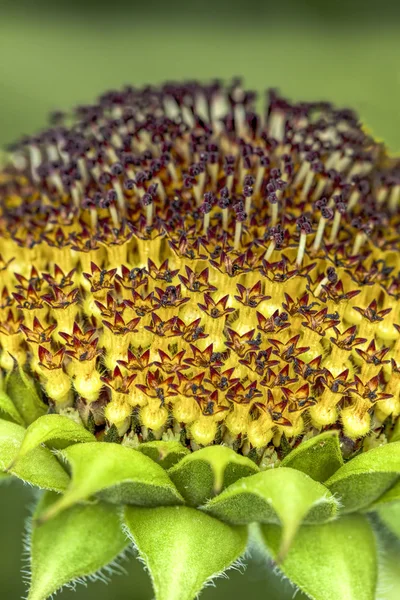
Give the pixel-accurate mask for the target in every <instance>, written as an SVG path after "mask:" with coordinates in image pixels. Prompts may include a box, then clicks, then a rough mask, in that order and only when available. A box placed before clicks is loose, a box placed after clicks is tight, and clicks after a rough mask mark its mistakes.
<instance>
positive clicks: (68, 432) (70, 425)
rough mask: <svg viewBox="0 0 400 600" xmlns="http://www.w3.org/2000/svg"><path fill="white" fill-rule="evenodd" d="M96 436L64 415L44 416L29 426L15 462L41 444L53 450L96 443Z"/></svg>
mask: <svg viewBox="0 0 400 600" xmlns="http://www.w3.org/2000/svg"><path fill="white" fill-rule="evenodd" d="M95 441H96V438H95V437H94V435H92V434H91V433H89V431H87V430H86V429H85V428H84V427H83V426H82V425H80V424H79V423H76V421H73V420H72V419H69V418H68V417H65V416H63V415H56V414H53V415H43V416H42V417H39V418H38V419H36V421H34V422H33V423H31V425H29V427H28V429H27V430H26V432H25V437H24V439H23V442H22V445H21V448H20V449H19V452H18V455H17V457H16V459H15V460H20V459H21V458H22V457H23V456H25V455H26V454H28V452H31V450H33V449H34V448H37V446H40V445H41V444H48V445H49V446H51V447H52V448H65V447H66V446H67V445H69V444H74V443H77V442H95Z"/></svg>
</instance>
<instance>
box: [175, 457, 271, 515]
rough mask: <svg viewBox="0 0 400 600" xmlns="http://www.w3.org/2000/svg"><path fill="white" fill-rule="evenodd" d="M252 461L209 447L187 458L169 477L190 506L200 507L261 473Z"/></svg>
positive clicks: (176, 466)
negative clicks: (236, 482) (246, 478)
mask: <svg viewBox="0 0 400 600" xmlns="http://www.w3.org/2000/svg"><path fill="white" fill-rule="evenodd" d="M258 470H259V469H258V467H257V465H256V464H255V463H253V461H252V460H250V459H249V458H246V457H245V456H241V455H240V454H237V453H236V452H234V451H233V450H231V449H230V448H228V447H227V446H209V447H207V448H202V449H201V450H197V451H196V452H193V453H192V454H190V455H189V456H185V458H183V459H182V460H181V461H180V462H179V463H178V464H177V465H175V466H174V467H172V468H171V469H169V471H168V474H169V476H170V477H171V479H172V481H173V482H174V483H175V485H176V487H177V488H178V490H179V491H180V493H181V494H182V496H183V497H184V498H185V500H186V502H187V503H188V504H189V505H190V506H200V505H201V504H204V502H206V501H207V500H208V499H209V498H212V497H213V496H215V495H216V494H219V492H220V491H221V490H223V489H224V488H226V487H228V486H229V485H231V484H232V483H234V482H235V481H237V480H238V479H240V478H242V477H248V476H249V475H253V474H254V473H257V472H258Z"/></svg>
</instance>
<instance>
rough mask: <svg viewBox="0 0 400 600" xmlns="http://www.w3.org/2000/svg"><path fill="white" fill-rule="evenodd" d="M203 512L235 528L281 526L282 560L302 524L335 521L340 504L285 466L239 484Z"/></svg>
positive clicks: (317, 486)
mask: <svg viewBox="0 0 400 600" xmlns="http://www.w3.org/2000/svg"><path fill="white" fill-rule="evenodd" d="M202 510H204V511H206V512H207V513H209V514H211V515H213V516H214V517H217V518H218V519H221V520H223V521H226V522H228V523H231V524H235V525H239V524H242V525H244V524H249V523H252V522H255V521H257V522H259V523H279V524H280V525H282V540H281V548H280V551H279V560H282V559H283V557H284V556H285V554H286V553H287V551H288V549H289V547H290V545H291V543H292V542H293V539H294V536H295V535H296V532H297V530H298V528H299V527H300V525H301V523H302V522H303V521H305V522H307V523H323V522H326V521H329V520H331V519H334V518H335V517H336V515H337V511H338V502H337V500H336V499H335V498H334V497H333V496H332V494H331V493H330V492H329V490H327V489H326V487H325V486H323V485H322V484H321V483H319V482H317V481H314V480H313V479H311V477H309V476H308V475H306V474H305V473H302V472H301V471H296V470H295V469H289V468H287V467H281V468H278V469H275V470H273V469H270V470H268V471H263V472H262V473H257V474H256V475H251V476H250V477H246V478H245V479H241V480H239V481H236V483H234V484H232V485H231V486H230V487H229V488H227V489H226V490H224V491H223V492H222V493H221V494H220V495H219V496H217V497H216V498H214V499H213V500H210V501H209V502H208V503H207V504H206V505H204V506H202Z"/></svg>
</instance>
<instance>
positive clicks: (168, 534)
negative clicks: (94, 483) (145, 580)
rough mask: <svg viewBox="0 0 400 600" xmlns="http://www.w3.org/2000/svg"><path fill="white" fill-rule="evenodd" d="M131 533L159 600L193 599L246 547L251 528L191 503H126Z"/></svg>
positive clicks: (126, 518)
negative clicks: (216, 516)
mask: <svg viewBox="0 0 400 600" xmlns="http://www.w3.org/2000/svg"><path fill="white" fill-rule="evenodd" d="M125 523H126V527H127V530H128V534H129V536H130V537H131V539H132V541H133V543H134V544H135V546H136V548H137V550H138V552H139V556H140V558H141V559H142V560H143V561H144V563H145V565H146V567H147V569H148V571H149V574H150V577H151V580H152V584H153V588H154V593H155V598H156V600H193V599H194V598H196V596H197V594H198V593H199V592H200V590H201V589H202V587H203V586H204V584H205V583H206V582H207V581H209V580H210V579H211V578H213V577H215V576H217V575H219V574H221V573H223V572H224V571H225V570H226V569H227V568H228V567H229V566H230V565H231V564H232V563H233V562H234V561H235V560H237V559H238V558H239V557H240V556H241V555H242V554H243V553H244V551H245V549H246V544H247V528H245V527H240V526H232V525H228V524H226V523H222V522H221V521H218V520H217V519H214V518H212V517H210V516H208V515H206V514H204V513H202V512H201V511H199V510H196V509H193V508H189V507H187V506H174V507H159V508H136V507H131V506H129V507H126V509H125Z"/></svg>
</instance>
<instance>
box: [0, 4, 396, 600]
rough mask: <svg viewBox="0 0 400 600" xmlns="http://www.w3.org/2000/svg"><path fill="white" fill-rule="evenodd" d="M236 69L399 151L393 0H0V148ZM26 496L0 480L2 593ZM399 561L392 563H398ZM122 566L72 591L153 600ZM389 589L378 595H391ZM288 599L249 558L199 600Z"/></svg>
mask: <svg viewBox="0 0 400 600" xmlns="http://www.w3.org/2000/svg"><path fill="white" fill-rule="evenodd" d="M236 75H242V76H243V77H244V78H245V81H246V83H247V85H248V86H250V87H251V88H253V89H258V90H260V91H261V90H263V89H265V87H268V86H274V87H279V88H280V89H281V90H282V91H283V92H284V93H285V94H287V95H288V96H290V97H292V98H294V99H297V100H300V99H304V100H307V99H329V100H333V101H335V102H336V103H337V104H339V105H348V106H351V107H354V108H356V109H357V110H358V111H359V113H360V115H361V118H362V119H363V120H364V121H365V122H366V124H367V125H368V127H369V128H370V130H372V131H373V132H374V134H375V135H376V136H377V137H378V138H380V139H384V140H386V142H387V144H388V145H389V147H390V148H391V149H392V150H400V3H399V2H398V1H397V0H393V1H392V2H388V1H387V0H386V1H385V0H381V1H376V0H279V1H277V0H201V1H198V0H142V1H141V2H138V1H135V0H97V1H95V0H0V146H5V145H6V144H7V143H9V142H11V141H12V140H13V139H15V138H17V137H19V136H20V135H22V134H25V133H32V132H34V131H35V130H37V129H38V128H40V127H41V126H43V125H44V124H45V119H46V114H47V113H48V112H49V111H50V110H53V109H54V108H62V109H65V108H68V107H70V106H72V105H73V104H75V103H80V102H90V101H91V100H92V99H93V97H94V96H96V95H97V94H98V93H100V92H102V91H103V90H104V89H106V88H110V87H118V86H121V85H124V84H126V83H133V84H135V85H139V84H142V83H157V82H161V81H163V80H165V79H175V80H177V79H182V78H191V79H193V78H195V77H198V78H201V79H207V78H214V77H221V78H225V79H229V78H231V77H232V76H236ZM32 499H33V495H32V491H31V490H29V488H27V487H23V486H22V485H18V484H12V485H11V484H2V488H1V490H0V505H1V507H2V510H0V595H1V597H2V598H4V600H14V599H18V598H20V597H21V595H22V594H23V593H24V586H23V584H22V582H21V577H20V569H21V561H20V555H21V550H22V542H21V532H22V530H23V527H24V520H25V519H26V517H27V515H28V512H29V511H28V507H29V504H30V503H31V502H32ZM397 556H398V558H399V561H398V563H397V565H396V564H393V565H392V566H390V565H388V566H387V568H388V569H390V568H394V569H398V568H399V567H398V565H399V564H400V552H399V554H398V555H397ZM126 568H127V571H128V574H127V575H126V576H120V577H119V578H116V579H115V580H114V582H113V585H112V586H108V587H106V586H104V585H103V584H101V583H98V584H93V585H92V586H91V587H89V588H88V589H85V588H82V587H79V588H78V589H77V592H76V594H75V596H74V598H75V599H76V600H84V599H86V600H90V599H96V600H115V599H118V600H128V599H129V600H149V599H150V598H151V597H152V593H151V588H150V584H149V581H148V578H147V576H146V575H145V574H144V573H143V572H142V571H141V568H140V566H139V565H138V563H137V564H136V565H135V562H133V561H131V562H130V563H129V564H127V565H126ZM393 594H394V595H391V594H390V593H389V592H387V593H385V594H384V595H382V598H383V597H384V598H385V599H386V600H395V598H397V600H398V598H399V591H398V590H397V591H396V590H394V591H393ZM292 596H293V590H292V589H291V588H290V586H289V585H288V584H282V583H281V582H280V580H279V579H278V578H277V577H276V576H274V575H271V574H269V575H268V574H267V572H266V570H265V569H262V568H261V566H260V565H258V566H257V565H256V564H255V563H252V564H250V566H249V567H248V570H247V574H246V577H241V576H240V575H239V574H237V573H235V572H232V573H231V574H230V578H229V580H221V581H219V583H218V587H217V588H209V589H207V590H206V591H205V592H204V594H203V595H202V598H204V600H217V599H223V598H230V600H237V599H239V598H243V597H244V598H246V599H254V600H258V599H260V600H261V599H263V600H289V599H290V598H292ZM59 597H60V598H65V599H67V598H68V597H70V593H69V592H62V593H61V594H60V596H59ZM296 598H297V600H302V599H303V598H304V597H302V596H301V595H300V594H298V595H296ZM338 600H342V599H338ZM343 600H344V599H343Z"/></svg>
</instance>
